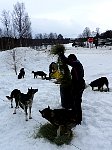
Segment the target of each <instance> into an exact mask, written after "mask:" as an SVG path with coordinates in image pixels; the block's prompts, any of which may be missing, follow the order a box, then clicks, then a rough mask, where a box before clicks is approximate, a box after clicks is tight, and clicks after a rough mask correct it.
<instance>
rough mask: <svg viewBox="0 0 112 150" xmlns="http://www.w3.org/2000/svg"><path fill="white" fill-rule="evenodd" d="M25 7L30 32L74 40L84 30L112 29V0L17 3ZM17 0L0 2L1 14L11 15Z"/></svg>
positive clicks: (34, 0) (28, 1)
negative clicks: (4, 11) (5, 12)
mask: <svg viewBox="0 0 112 150" xmlns="http://www.w3.org/2000/svg"><path fill="white" fill-rule="evenodd" d="M18 2H23V3H24V4H25V9H26V12H28V15H29V17H30V19H31V23H32V30H33V33H50V32H53V33H57V34H62V35H63V36H64V37H77V36H78V35H79V34H81V33H82V32H83V30H84V29H85V27H89V28H90V30H91V31H95V30H96V28H97V27H98V28H100V32H101V33H102V32H105V31H106V30H112V0H77V1H76V0H18ZM16 3H17V0H0V16H1V12H2V11H3V10H4V9H5V10H9V11H10V12H12V10H13V5H14V4H16Z"/></svg>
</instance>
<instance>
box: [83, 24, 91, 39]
mask: <svg viewBox="0 0 112 150" xmlns="http://www.w3.org/2000/svg"><path fill="white" fill-rule="evenodd" d="M82 35H83V37H84V38H88V37H90V36H91V31H90V29H89V27H86V28H85V29H84V31H83V33H82Z"/></svg>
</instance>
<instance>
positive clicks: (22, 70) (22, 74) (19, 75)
mask: <svg viewBox="0 0 112 150" xmlns="http://www.w3.org/2000/svg"><path fill="white" fill-rule="evenodd" d="M24 76H25V71H24V68H21V69H20V73H19V74H18V79H22V78H24Z"/></svg>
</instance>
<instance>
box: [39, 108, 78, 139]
mask: <svg viewBox="0 0 112 150" xmlns="http://www.w3.org/2000/svg"><path fill="white" fill-rule="evenodd" d="M39 112H40V113H41V115H42V117H43V118H45V119H47V120H48V121H49V122H50V123H51V124H52V125H54V126H56V127H57V128H58V129H57V136H60V132H61V129H62V127H64V128H65V129H66V130H65V131H67V133H68V135H70V134H71V129H72V128H73V127H75V126H76V116H75V114H74V112H73V110H68V109H50V107H49V106H48V107H47V108H45V109H43V110H42V111H41V110H39Z"/></svg>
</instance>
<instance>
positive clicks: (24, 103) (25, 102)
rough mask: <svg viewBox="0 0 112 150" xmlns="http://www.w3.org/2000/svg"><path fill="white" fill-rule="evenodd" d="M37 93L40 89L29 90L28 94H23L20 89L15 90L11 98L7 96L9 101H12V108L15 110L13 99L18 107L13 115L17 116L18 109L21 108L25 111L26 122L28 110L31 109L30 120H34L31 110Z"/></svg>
mask: <svg viewBox="0 0 112 150" xmlns="http://www.w3.org/2000/svg"><path fill="white" fill-rule="evenodd" d="M36 92H38V89H32V88H31V89H28V92H27V94H24V93H21V91H20V90H18V89H14V90H13V91H12V92H11V95H10V96H6V97H7V98H8V99H9V100H11V108H13V104H12V102H13V98H14V99H15V103H16V107H15V110H14V113H13V114H16V109H17V108H19V106H20V107H21V108H22V109H23V110H24V111H25V117H26V121H28V113H27V110H28V108H29V119H32V117H31V108H32V103H33V97H34V94H35V93H36Z"/></svg>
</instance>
